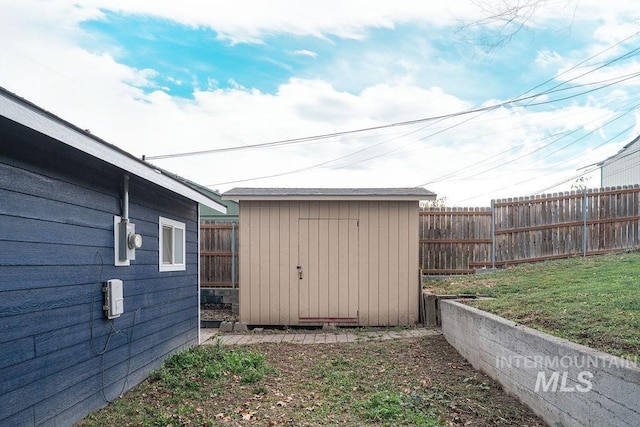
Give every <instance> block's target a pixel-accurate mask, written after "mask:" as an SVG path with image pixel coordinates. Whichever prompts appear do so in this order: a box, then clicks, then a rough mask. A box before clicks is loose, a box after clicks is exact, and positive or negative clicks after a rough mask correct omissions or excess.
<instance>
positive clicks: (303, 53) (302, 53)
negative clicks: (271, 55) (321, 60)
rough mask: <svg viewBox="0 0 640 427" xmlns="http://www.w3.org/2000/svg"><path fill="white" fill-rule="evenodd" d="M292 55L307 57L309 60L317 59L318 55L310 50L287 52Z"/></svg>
mask: <svg viewBox="0 0 640 427" xmlns="http://www.w3.org/2000/svg"><path fill="white" fill-rule="evenodd" d="M289 53H291V54H292V55H298V56H308V57H311V58H317V57H318V54H317V53H316V52H313V51H311V50H307V49H301V50H294V51H292V52H289Z"/></svg>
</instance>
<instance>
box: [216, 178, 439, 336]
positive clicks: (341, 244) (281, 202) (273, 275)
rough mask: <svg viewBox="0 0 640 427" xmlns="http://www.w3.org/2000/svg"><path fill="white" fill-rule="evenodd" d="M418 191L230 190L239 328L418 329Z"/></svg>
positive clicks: (428, 195) (429, 196)
mask: <svg viewBox="0 0 640 427" xmlns="http://www.w3.org/2000/svg"><path fill="white" fill-rule="evenodd" d="M435 196H436V195H435V194H434V193H432V192H430V191H428V190H425V189H423V188H235V189H232V190H230V191H227V192H226V193H224V194H223V198H225V199H234V200H238V201H239V203H240V223H239V224H240V227H239V228H240V243H239V246H240V248H239V250H240V256H239V263H240V273H239V288H240V321H241V322H244V323H247V324H249V325H292V326H293V325H322V324H325V323H330V324H336V325H352V326H358V325H359V326H365V325H368V326H378V325H410V324H414V323H417V322H418V300H419V298H418V295H419V292H420V281H419V268H418V237H419V236H418V234H419V233H418V209H419V201H420V200H433V199H435Z"/></svg>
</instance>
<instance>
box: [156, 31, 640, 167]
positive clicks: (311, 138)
mask: <svg viewBox="0 0 640 427" xmlns="http://www.w3.org/2000/svg"><path fill="white" fill-rule="evenodd" d="M638 34H640V32H637V33H634V34H633V35H631V36H629V37H627V38H625V39H623V40H622V41H620V42H618V43H616V44H614V45H612V46H610V47H608V48H607V49H604V50H603V51H601V52H599V53H597V54H595V55H593V56H591V57H589V58H587V59H586V60H584V61H582V62H580V63H578V64H577V65H575V66H573V67H571V68H569V69H568V70H565V71H563V72H562V73H560V74H558V75H556V76H554V77H553V78H551V79H548V80H546V81H545V82H543V83H541V84H539V85H537V86H535V87H534V88H532V89H529V90H528V91H526V92H524V93H523V94H521V95H520V96H518V97H516V98H512V99H510V100H507V101H504V102H501V103H497V104H494V105H491V106H486V107H480V108H475V109H470V110H466V111H461V112H457V113H451V114H444V115H439V116H433V117H426V118H422V119H415V120H408V121H403V122H396V123H391V124H387V125H380V126H372V127H368V128H361V129H355V130H347V131H341V132H333V133H327V134H320V135H313V136H307V137H302V138H292V139H284V140H278V141H272V142H265V143H259V144H247V145H243V146H234V147H226V148H216V149H209V150H199V151H191V152H183V153H174V154H163V155H156V156H143V157H144V160H162V159H169V158H178V157H187V156H195V155H202V154H211V153H223V152H229V151H238V150H247V149H254V148H266V147H276V146H283V145H291V144H298V143H302V142H309V141H318V140H323V139H329V138H335V137H339V136H344V135H349V134H355V133H363V132H370V131H374V130H380V129H386V128H391V127H399V126H407V125H413V124H418V123H424V122H428V121H435V120H440V119H446V118H451V117H457V116H461V115H466V114H473V113H478V112H483V111H490V110H493V109H496V108H500V107H504V106H507V105H510V104H514V103H517V102H522V101H526V100H532V99H535V98H537V97H539V96H542V95H547V94H549V93H553V92H554V91H555V90H556V89H557V88H559V87H560V86H562V85H565V84H567V83H568V82H570V81H573V80H576V79H578V78H581V77H584V76H585V75H588V74H590V73H592V72H595V71H596V70H599V69H601V68H603V67H605V66H608V65H610V64H612V63H614V62H616V61H618V60H622V59H625V58H626V57H628V56H630V55H631V53H633V52H636V51H638V50H640V48H637V49H635V50H633V51H631V52H628V53H627V54H625V55H622V56H620V57H617V58H615V59H613V60H611V61H608V62H606V63H605V64H604V65H601V66H600V67H597V68H595V69H592V70H590V71H587V72H585V73H583V74H581V75H579V76H577V77H574V78H572V79H570V80H568V81H567V82H562V83H560V84H558V85H556V86H554V87H552V88H550V89H547V90H545V91H543V92H540V93H537V94H534V95H530V96H524V95H526V94H527V93H529V92H532V91H533V90H535V89H537V88H539V87H542V86H544V85H545V84H546V83H548V82H550V81H553V80H556V79H557V78H558V77H561V76H563V75H565V74H567V73H568V72H570V71H571V70H573V69H575V68H577V67H579V66H580V65H582V64H584V63H586V62H587V61H589V60H591V59H593V58H595V57H597V56H599V55H601V54H603V53H604V52H606V51H608V50H610V49H613V48H614V47H616V46H618V45H620V44H623V43H624V42H626V41H627V40H629V39H631V38H633V37H635V36H636V35H638ZM579 95H580V94H578V95H575V96H579ZM549 102H552V101H548V102H543V103H540V104H535V105H541V104H544V103H549Z"/></svg>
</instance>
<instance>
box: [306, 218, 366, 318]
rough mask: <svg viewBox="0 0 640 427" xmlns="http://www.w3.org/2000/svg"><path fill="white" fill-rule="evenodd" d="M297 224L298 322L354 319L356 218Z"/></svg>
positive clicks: (356, 274)
mask: <svg viewBox="0 0 640 427" xmlns="http://www.w3.org/2000/svg"><path fill="white" fill-rule="evenodd" d="M298 225H299V235H298V260H299V262H298V265H297V271H296V274H298V284H299V287H300V289H299V293H298V295H299V307H298V308H299V313H300V323H358V257H359V250H358V220H357V219H300V220H299V224H298Z"/></svg>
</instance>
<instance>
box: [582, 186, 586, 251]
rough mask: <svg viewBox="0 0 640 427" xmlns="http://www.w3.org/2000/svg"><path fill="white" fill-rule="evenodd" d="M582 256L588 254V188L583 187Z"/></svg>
mask: <svg viewBox="0 0 640 427" xmlns="http://www.w3.org/2000/svg"><path fill="white" fill-rule="evenodd" d="M582 256H583V257H586V256H587V188H586V187H585V188H583V189H582Z"/></svg>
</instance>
